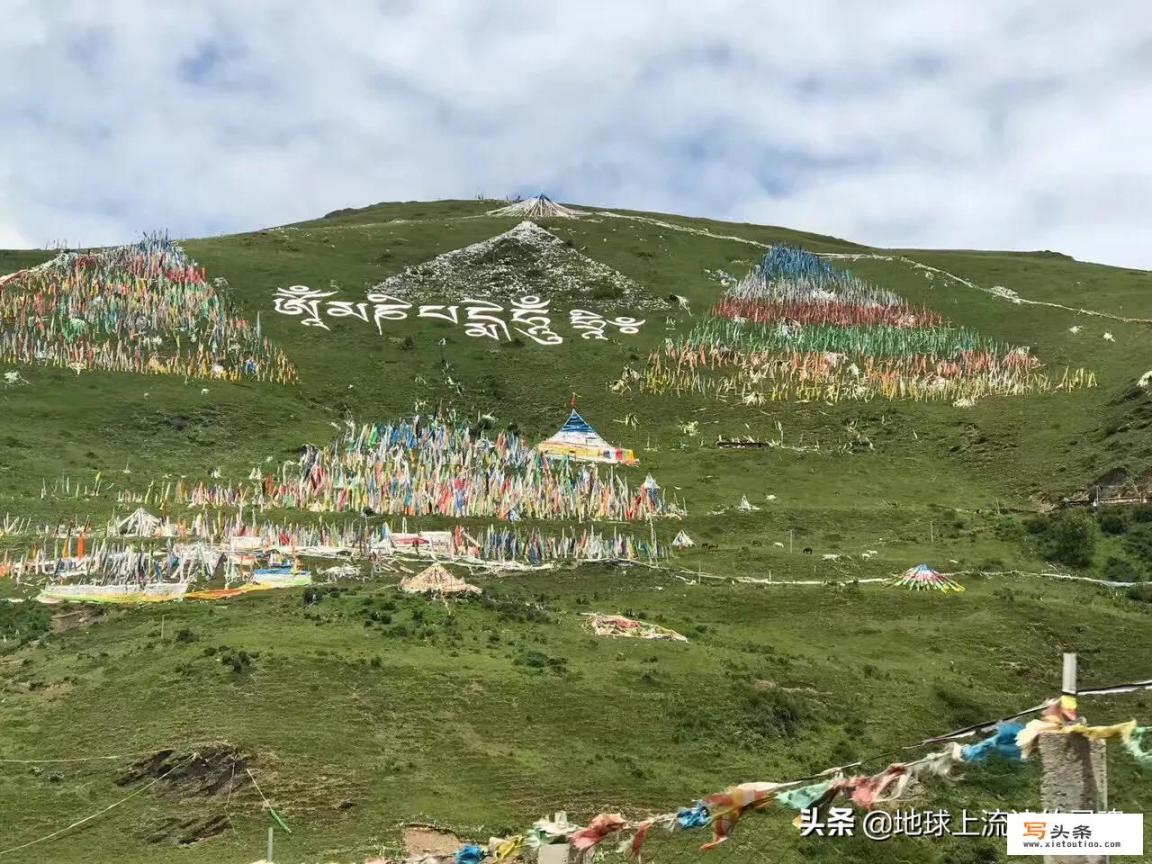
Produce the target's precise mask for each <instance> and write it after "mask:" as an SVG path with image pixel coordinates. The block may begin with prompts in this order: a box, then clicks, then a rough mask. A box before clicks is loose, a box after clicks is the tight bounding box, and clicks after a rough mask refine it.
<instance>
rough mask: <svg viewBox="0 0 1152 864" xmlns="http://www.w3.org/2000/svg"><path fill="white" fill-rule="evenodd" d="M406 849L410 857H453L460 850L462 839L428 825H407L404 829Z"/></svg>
mask: <svg viewBox="0 0 1152 864" xmlns="http://www.w3.org/2000/svg"><path fill="white" fill-rule="evenodd" d="M404 848H405V850H406V851H407V853H408V856H409V857H412V856H414V855H451V854H453V853H454V852H456V851H457V850H458V849H459V848H460V838H458V837H457V836H456V835H455V834H453V833H452V832H451V831H441V830H440V829H438V828H432V827H431V826H428V825H407V826H405V828H404Z"/></svg>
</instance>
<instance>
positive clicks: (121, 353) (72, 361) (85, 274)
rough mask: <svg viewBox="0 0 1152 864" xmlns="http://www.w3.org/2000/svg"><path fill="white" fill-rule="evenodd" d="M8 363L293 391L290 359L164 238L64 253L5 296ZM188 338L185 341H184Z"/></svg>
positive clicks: (0, 352) (8, 286) (4, 355)
mask: <svg viewBox="0 0 1152 864" xmlns="http://www.w3.org/2000/svg"><path fill="white" fill-rule="evenodd" d="M0 320H3V321H4V322H5V327H4V328H3V330H2V331H0V360H5V361H8V362H18V363H35V364H39V365H48V366H59V367H65V368H69V369H73V370H75V371H76V372H77V374H79V373H80V372H82V371H84V370H88V369H92V370H102V371H110V372H136V373H140V374H149V375H183V376H185V377H188V378H220V379H225V380H229V381H239V380H256V381H271V382H276V383H280V384H286V383H291V382H292V381H294V380H295V378H296V370H295V368H294V366H293V365H292V363H291V361H289V360H288V357H287V355H285V354H284V352H283V351H281V350H280V349H279V348H276V347H274V346H273V345H272V344H271V343H270V342H269V341H268V340H267V339H265V338H264V337H263V336H262V334H261V332H260V326H259V322H257V324H256V326H253V325H251V324H250V323H249V322H248V321H247V320H246V319H244V318H242V317H240V316H238V315H236V314H235V313H234V312H233V311H231V310H230V309H229V308H228V307H227V305H226V304H225V302H224V300H223V299H222V297H221V295H220V293H219V292H218V291H217V285H216V284H215V283H214V282H209V281H208V278H207V276H206V274H205V272H204V270H203V268H201V267H199V266H198V265H197V264H196V263H195V262H194V261H192V260H191V259H190V258H188V256H187V255H186V254H185V253H184V250H183V249H181V248H180V247H179V246H178V245H177V244H176V243H174V242H173V241H172V240H169V239H168V238H167V237H165V236H162V235H159V234H157V235H149V236H146V237H144V239H142V240H141V241H140V242H138V243H133V244H130V245H127V246H120V247H116V248H113V249H104V250H99V251H93V252H63V253H61V254H60V255H58V256H57V257H56V258H54V259H52V260H51V261H48V262H46V263H44V264H41V265H40V266H38V267H32V268H30V269H27V270H22V271H20V272H18V273H16V274H15V275H14V276H13V277H12V278H10V279H8V280H6V281H5V283H4V290H3V291H2V292H0ZM182 337H183V338H182Z"/></svg>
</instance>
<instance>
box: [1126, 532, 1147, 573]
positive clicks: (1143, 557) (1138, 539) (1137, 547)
mask: <svg viewBox="0 0 1152 864" xmlns="http://www.w3.org/2000/svg"><path fill="white" fill-rule="evenodd" d="M1124 548H1125V549H1126V550H1127V551H1128V552H1129V553H1130V554H1131V555H1133V556H1135V557H1136V558H1137V559H1138V560H1139V561H1140V562H1141V563H1143V564H1145V565H1149V564H1152V523H1148V522H1142V523H1140V524H1139V525H1133V526H1132V529H1131V530H1130V531H1129V532H1128V535H1127V536H1126V537H1125V538H1124Z"/></svg>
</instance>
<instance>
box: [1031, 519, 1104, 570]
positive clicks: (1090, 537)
mask: <svg viewBox="0 0 1152 864" xmlns="http://www.w3.org/2000/svg"><path fill="white" fill-rule="evenodd" d="M1028 531H1029V533H1031V534H1032V535H1033V536H1034V539H1035V542H1036V546H1037V549H1038V551H1039V552H1040V554H1041V555H1043V556H1044V558H1046V559H1047V560H1049V561H1053V562H1055V563H1057V564H1066V565H1068V566H1069V567H1087V566H1088V565H1090V564H1091V563H1092V556H1093V553H1095V551H1096V535H1097V529H1096V522H1095V520H1094V519H1092V517H1091V516H1089V515H1088V514H1087V513H1084V512H1083V511H1081V510H1064V511H1062V512H1060V513H1057V514H1056V515H1055V516H1052V517H1049V518H1047V519H1043V517H1036V518H1035V519H1032V520H1029V524H1028Z"/></svg>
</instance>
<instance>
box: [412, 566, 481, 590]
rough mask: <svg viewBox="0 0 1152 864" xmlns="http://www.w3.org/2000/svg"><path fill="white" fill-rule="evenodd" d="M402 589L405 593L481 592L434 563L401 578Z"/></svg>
mask: <svg viewBox="0 0 1152 864" xmlns="http://www.w3.org/2000/svg"><path fill="white" fill-rule="evenodd" d="M400 590H401V591H403V592H404V593H405V594H439V595H441V596H448V595H455V594H479V593H480V589H479V588H477V587H476V586H475V585H469V584H468V583H467V582H465V581H464V580H463V579H461V578H459V577H458V576H453V575H452V573H450V572H449V571H448V570H447V569H445V568H444V567H443V566H441V565H440V564H433V565H432V566H431V567H428V568H426V569H424V570H422V571H420V572H419V573H417V574H416V575H415V576H405V577H404V578H403V579H401V580H400Z"/></svg>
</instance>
